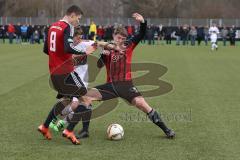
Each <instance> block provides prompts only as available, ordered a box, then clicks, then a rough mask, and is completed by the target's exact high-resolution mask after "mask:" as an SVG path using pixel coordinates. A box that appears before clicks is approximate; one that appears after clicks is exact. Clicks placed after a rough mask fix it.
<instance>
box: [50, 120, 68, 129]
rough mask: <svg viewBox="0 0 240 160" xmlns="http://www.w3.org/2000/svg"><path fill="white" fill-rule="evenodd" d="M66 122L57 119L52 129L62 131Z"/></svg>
mask: <svg viewBox="0 0 240 160" xmlns="http://www.w3.org/2000/svg"><path fill="white" fill-rule="evenodd" d="M66 124H67V123H66V122H65V121H64V120H59V121H58V123H57V125H55V126H54V127H53V130H54V131H56V132H60V131H63V130H64V128H65V126H66Z"/></svg>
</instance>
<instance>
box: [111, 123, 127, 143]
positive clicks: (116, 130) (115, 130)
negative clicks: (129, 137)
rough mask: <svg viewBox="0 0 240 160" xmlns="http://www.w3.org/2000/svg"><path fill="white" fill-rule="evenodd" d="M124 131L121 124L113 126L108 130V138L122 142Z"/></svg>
mask: <svg viewBox="0 0 240 160" xmlns="http://www.w3.org/2000/svg"><path fill="white" fill-rule="evenodd" d="M123 135H124V130H123V127H122V126H121V125H119V124H111V125H109V126H108V129H107V137H108V139H110V140H121V139H123Z"/></svg>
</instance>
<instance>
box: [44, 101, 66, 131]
mask: <svg viewBox="0 0 240 160" xmlns="http://www.w3.org/2000/svg"><path fill="white" fill-rule="evenodd" d="M64 108H65V105H64V104H63V103H62V102H57V103H56V104H55V105H54V106H53V108H52V110H51V111H50V112H49V114H48V116H47V119H46V120H45V122H44V126H45V127H46V128H48V127H49V124H50V123H51V122H52V120H54V119H55V120H56V119H57V117H56V116H57V115H59V114H60V113H61V112H62V110H63V109H64Z"/></svg>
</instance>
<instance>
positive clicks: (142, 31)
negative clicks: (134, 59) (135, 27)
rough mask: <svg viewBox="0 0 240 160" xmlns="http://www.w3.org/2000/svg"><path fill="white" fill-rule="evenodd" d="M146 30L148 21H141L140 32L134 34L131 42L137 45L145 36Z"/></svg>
mask: <svg viewBox="0 0 240 160" xmlns="http://www.w3.org/2000/svg"><path fill="white" fill-rule="evenodd" d="M146 30H147V21H146V20H145V21H144V23H140V30H139V32H138V34H136V35H135V36H133V38H131V39H130V42H132V43H134V44H135V45H137V44H138V43H139V42H140V41H141V40H142V39H143V38H144V37H145V34H146Z"/></svg>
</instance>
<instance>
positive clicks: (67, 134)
mask: <svg viewBox="0 0 240 160" xmlns="http://www.w3.org/2000/svg"><path fill="white" fill-rule="evenodd" d="M62 136H63V137H66V138H68V139H69V140H70V141H71V142H72V144H74V145H79V144H80V141H79V140H78V139H77V138H76V136H75V135H74V133H73V132H70V131H68V130H67V129H65V130H64V131H63V133H62Z"/></svg>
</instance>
